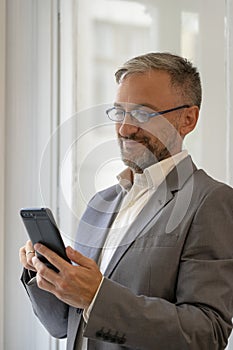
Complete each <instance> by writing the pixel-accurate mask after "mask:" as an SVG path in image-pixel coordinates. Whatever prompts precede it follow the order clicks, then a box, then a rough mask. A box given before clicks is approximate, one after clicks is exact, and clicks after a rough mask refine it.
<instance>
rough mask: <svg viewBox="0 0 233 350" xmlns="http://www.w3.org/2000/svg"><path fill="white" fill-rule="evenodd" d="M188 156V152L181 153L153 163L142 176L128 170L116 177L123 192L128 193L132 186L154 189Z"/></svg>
mask: <svg viewBox="0 0 233 350" xmlns="http://www.w3.org/2000/svg"><path fill="white" fill-rule="evenodd" d="M187 156H188V151H187V150H184V151H181V152H179V153H177V154H175V155H173V156H171V157H169V158H167V159H164V160H162V161H161V162H158V163H155V164H153V165H151V166H150V167H148V168H146V169H145V170H144V172H143V173H142V174H139V173H136V174H133V172H132V170H131V169H130V168H126V169H125V170H123V171H122V172H121V173H120V174H119V175H118V176H117V179H118V181H119V184H120V186H121V187H122V189H123V190H125V191H127V192H128V191H129V190H130V189H131V187H132V186H133V185H138V186H140V187H142V188H148V189H149V188H154V189H156V188H157V187H158V186H159V185H160V184H161V183H162V182H163V180H164V179H165V178H166V176H167V175H168V174H169V173H170V172H171V171H172V169H173V168H175V167H176V166H177V164H178V163H180V162H181V161H182V160H183V159H185V158H186V157H187Z"/></svg>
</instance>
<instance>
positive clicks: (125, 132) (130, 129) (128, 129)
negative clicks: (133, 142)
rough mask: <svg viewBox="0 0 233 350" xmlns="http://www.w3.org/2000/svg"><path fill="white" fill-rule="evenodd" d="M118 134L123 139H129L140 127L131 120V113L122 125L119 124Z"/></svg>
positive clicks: (126, 115)
mask: <svg viewBox="0 0 233 350" xmlns="http://www.w3.org/2000/svg"><path fill="white" fill-rule="evenodd" d="M117 128H118V133H119V134H120V135H121V136H122V137H128V136H130V135H132V134H135V133H136V132H137V131H138V129H139V127H138V125H137V124H136V123H135V122H134V121H133V118H131V116H130V113H126V114H125V118H124V120H123V122H122V123H121V124H118V126H117Z"/></svg>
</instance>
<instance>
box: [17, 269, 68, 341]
mask: <svg viewBox="0 0 233 350" xmlns="http://www.w3.org/2000/svg"><path fill="white" fill-rule="evenodd" d="M21 281H22V283H23V285H24V287H25V289H26V291H27V294H28V296H29V298H30V300H31V303H32V307H33V311H34V313H35V315H36V316H37V317H38V319H39V320H40V321H41V323H42V324H43V325H44V327H45V328H46V329H47V331H48V332H49V333H50V334H51V335H52V336H53V337H55V338H60V339H61V338H65V337H66V336H67V324H68V310H69V307H68V305H66V304H65V303H63V302H62V301H60V300H59V299H57V298H56V297H55V296H54V295H53V294H51V293H49V292H46V291H44V290H42V289H40V288H38V287H37V283H36V280H35V278H33V279H31V280H30V277H29V275H28V270H26V269H24V271H23V274H22V277H21Z"/></svg>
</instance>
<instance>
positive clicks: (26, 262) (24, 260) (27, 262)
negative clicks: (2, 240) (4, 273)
mask: <svg viewBox="0 0 233 350" xmlns="http://www.w3.org/2000/svg"><path fill="white" fill-rule="evenodd" d="M30 255H32V254H30ZM19 260H20V262H21V264H22V265H23V267H24V268H25V269H27V270H31V271H36V270H35V268H34V266H33V264H32V260H31V258H29V257H28V256H27V251H26V245H25V246H23V247H21V248H20V250H19Z"/></svg>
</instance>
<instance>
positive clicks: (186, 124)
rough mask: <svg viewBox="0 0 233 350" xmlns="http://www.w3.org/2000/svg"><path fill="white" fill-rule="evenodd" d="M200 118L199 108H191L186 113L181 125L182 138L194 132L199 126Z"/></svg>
mask: <svg viewBox="0 0 233 350" xmlns="http://www.w3.org/2000/svg"><path fill="white" fill-rule="evenodd" d="M198 117H199V108H198V107H197V106H192V107H189V108H187V109H186V110H185V111H184V113H183V115H182V117H181V123H180V135H181V137H182V138H184V137H185V136H186V135H187V134H188V133H190V132H191V131H193V129H194V128H195V126H196V124H197V121H198Z"/></svg>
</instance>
